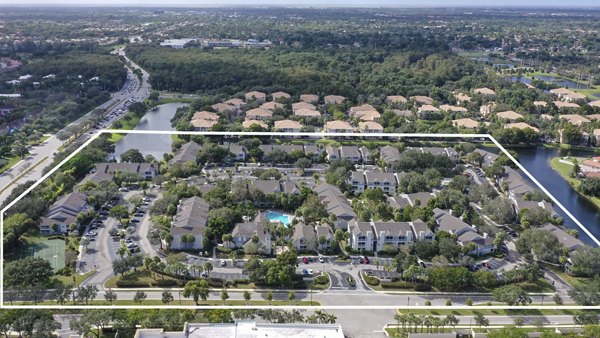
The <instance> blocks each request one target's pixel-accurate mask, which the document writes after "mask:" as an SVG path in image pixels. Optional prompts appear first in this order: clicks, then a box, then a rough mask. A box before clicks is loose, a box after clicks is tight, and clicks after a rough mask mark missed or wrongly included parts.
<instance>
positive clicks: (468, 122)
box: [452, 117, 479, 129]
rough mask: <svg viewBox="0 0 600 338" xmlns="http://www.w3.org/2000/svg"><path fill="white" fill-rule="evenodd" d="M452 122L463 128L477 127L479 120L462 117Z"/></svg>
mask: <svg viewBox="0 0 600 338" xmlns="http://www.w3.org/2000/svg"><path fill="white" fill-rule="evenodd" d="M452 124H453V125H454V126H455V127H457V128H465V129H477V128H478V127H479V122H477V121H475V120H473V119H472V118H468V117H467V118H464V119H458V120H452Z"/></svg>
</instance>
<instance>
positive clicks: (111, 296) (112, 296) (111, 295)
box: [104, 289, 117, 305]
mask: <svg viewBox="0 0 600 338" xmlns="http://www.w3.org/2000/svg"><path fill="white" fill-rule="evenodd" d="M104 299H106V300H107V301H109V302H110V305H112V304H113V303H114V302H115V300H117V293H116V292H114V291H113V290H112V289H108V290H106V292H104Z"/></svg>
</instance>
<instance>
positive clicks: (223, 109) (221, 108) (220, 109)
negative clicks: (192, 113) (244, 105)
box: [210, 103, 235, 113]
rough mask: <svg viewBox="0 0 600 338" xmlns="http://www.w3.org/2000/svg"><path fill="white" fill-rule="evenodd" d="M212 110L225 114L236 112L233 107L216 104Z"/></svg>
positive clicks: (225, 104)
mask: <svg viewBox="0 0 600 338" xmlns="http://www.w3.org/2000/svg"><path fill="white" fill-rule="evenodd" d="M210 107H211V108H212V109H214V110H216V111H218V112H219V113H224V112H226V111H231V110H235V107H234V106H232V105H229V104H227V103H216V104H213V105H212V106H210Z"/></svg>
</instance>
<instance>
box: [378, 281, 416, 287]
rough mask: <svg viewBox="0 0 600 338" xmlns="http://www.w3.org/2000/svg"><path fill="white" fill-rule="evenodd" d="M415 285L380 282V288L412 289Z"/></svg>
mask: <svg viewBox="0 0 600 338" xmlns="http://www.w3.org/2000/svg"><path fill="white" fill-rule="evenodd" d="M414 286H415V285H414V284H412V283H407V282H381V287H382V288H384V289H385V288H393V289H412V288H413V287H414Z"/></svg>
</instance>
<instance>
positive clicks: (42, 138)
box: [27, 135, 50, 146]
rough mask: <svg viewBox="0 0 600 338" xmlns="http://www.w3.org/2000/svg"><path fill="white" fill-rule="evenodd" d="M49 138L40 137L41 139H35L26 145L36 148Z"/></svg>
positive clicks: (47, 136) (46, 136)
mask: <svg viewBox="0 0 600 338" xmlns="http://www.w3.org/2000/svg"><path fill="white" fill-rule="evenodd" d="M49 138H50V135H42V137H40V138H39V139H37V140H35V141H28V142H27V144H29V145H30V146H36V145H38V144H42V143H44V142H45V141H46V140H47V139H49Z"/></svg>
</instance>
